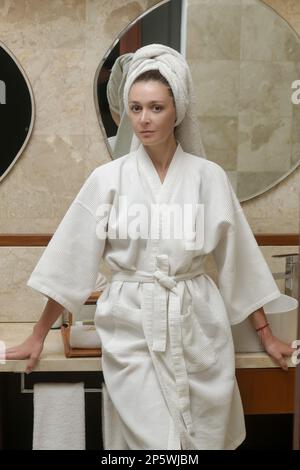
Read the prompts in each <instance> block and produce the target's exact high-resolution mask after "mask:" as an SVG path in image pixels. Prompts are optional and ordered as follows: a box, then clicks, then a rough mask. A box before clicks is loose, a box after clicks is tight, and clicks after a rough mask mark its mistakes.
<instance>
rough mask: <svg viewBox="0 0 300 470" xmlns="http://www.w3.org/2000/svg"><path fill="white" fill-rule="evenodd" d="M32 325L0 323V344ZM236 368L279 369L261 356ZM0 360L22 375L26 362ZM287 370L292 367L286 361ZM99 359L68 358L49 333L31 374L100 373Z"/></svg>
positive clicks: (239, 360) (56, 334) (244, 356)
mask: <svg viewBox="0 0 300 470" xmlns="http://www.w3.org/2000/svg"><path fill="white" fill-rule="evenodd" d="M33 326H34V323H0V341H3V342H4V343H5V345H6V347H7V348H8V347H11V346H15V345H17V344H20V343H21V342H23V341H24V339H25V338H27V336H29V335H30V333H31V332H32V328H33ZM235 360H236V368H237V369H243V368H245V369H248V368H268V367H278V366H277V365H276V364H275V363H274V362H273V361H272V359H271V358H270V357H269V356H268V355H267V354H266V353H264V352H256V353H236V355H235ZM3 362H4V361H3V360H2V361H1V359H0V372H24V371H25V369H26V363H27V360H9V361H6V362H5V363H3ZM288 365H289V367H295V366H294V365H293V363H292V362H291V358H289V359H288ZM101 370H102V368H101V358H100V357H82V358H67V357H65V353H64V346H63V341H62V336H61V332H60V329H56V330H50V331H49V333H48V335H47V337H46V340H45V344H44V349H43V351H42V354H41V356H40V360H39V362H38V364H37V366H36V367H35V369H34V372H55V371H57V372H76V371H83V372H86V371H101Z"/></svg>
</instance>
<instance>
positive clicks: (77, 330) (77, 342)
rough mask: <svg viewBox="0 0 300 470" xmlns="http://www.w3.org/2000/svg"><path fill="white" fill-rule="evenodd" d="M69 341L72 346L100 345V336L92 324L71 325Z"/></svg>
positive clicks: (89, 346)
mask: <svg viewBox="0 0 300 470" xmlns="http://www.w3.org/2000/svg"><path fill="white" fill-rule="evenodd" d="M76 323H77V322H76ZM69 341H70V346H71V347H72V348H100V347H101V341H100V337H99V334H98V333H97V331H96V328H95V326H94V325H76V324H75V325H71V328H70V340H69Z"/></svg>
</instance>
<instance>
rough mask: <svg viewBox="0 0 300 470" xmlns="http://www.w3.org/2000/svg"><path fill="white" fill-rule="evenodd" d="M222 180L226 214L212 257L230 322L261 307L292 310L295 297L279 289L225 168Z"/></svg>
mask: <svg viewBox="0 0 300 470" xmlns="http://www.w3.org/2000/svg"><path fill="white" fill-rule="evenodd" d="M223 171H224V170H223ZM223 182H225V185H224V186H223V185H222V186H223V187H224V188H225V189H224V194H223V197H222V204H223V210H222V212H223V216H224V217H223V218H222V219H221V220H220V224H219V225H220V227H222V230H220V233H221V236H220V239H219V241H218V243H217V246H216V248H215V249H214V250H213V257H214V260H215V262H216V266H217V269H218V287H219V290H220V293H221V296H222V298H223V301H224V304H225V307H226V310H227V313H228V317H229V321H230V324H231V325H234V324H237V323H240V322H242V321H243V320H245V319H246V318H247V317H248V316H249V315H250V314H251V313H253V312H254V311H255V310H258V309H259V308H260V307H264V311H265V313H280V312H283V311H289V310H293V309H294V308H295V299H293V298H291V297H289V296H286V295H284V294H281V292H280V290H279V289H278V286H277V284H276V282H275V280H274V277H273V275H272V273H271V271H270V269H269V266H268V264H267V262H266V260H265V258H264V256H263V254H262V252H261V250H260V248H259V246H258V244H257V242H256V239H255V237H254V235H253V232H252V230H251V228H250V225H249V223H248V221H247V219H246V217H245V214H244V212H243V209H242V207H241V205H240V202H239V200H238V198H237V196H236V194H235V192H234V190H233V188H232V186H231V183H230V181H229V178H228V176H227V175H226V173H225V171H224V173H223Z"/></svg>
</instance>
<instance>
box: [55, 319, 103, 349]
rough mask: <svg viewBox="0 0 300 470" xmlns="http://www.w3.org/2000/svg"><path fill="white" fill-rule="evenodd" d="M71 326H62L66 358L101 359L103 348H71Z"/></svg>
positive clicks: (65, 324)
mask: <svg viewBox="0 0 300 470" xmlns="http://www.w3.org/2000/svg"><path fill="white" fill-rule="evenodd" d="M70 326H71V325H70V324H67V323H64V324H63V325H62V326H61V329H60V330H61V334H62V339H63V343H64V349H65V356H66V357H101V356H102V350H101V348H72V347H71V346H70Z"/></svg>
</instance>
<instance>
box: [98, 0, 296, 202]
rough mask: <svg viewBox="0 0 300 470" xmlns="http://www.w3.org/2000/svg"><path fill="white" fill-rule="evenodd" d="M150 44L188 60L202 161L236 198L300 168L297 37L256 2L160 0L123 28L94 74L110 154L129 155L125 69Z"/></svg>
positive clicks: (251, 194) (248, 196) (253, 193)
mask: <svg viewBox="0 0 300 470" xmlns="http://www.w3.org/2000/svg"><path fill="white" fill-rule="evenodd" d="M151 43H161V44H165V45H168V46H170V47H173V48H174V49H176V50H178V51H179V52H181V53H182V54H183V55H184V56H185V58H186V60H187V62H188V63H189V66H190V69H191V73H192V76H193V80H194V85H195V91H196V94H197V99H198V105H199V109H198V119H199V132H200V133H201V137H202V142H203V145H204V149H205V153H206V157H207V159H209V160H212V161H215V162H216V163H218V164H219V165H221V166H222V167H223V168H224V170H225V171H226V172H227V174H228V176H229V178H230V181H231V183H232V186H233V188H234V189H235V191H236V194H237V196H238V198H239V200H240V201H245V200H248V199H251V198H253V197H255V196H257V195H259V194H262V193H263V192H265V191H266V190H268V189H270V188H272V187H273V186H274V185H276V184H277V183H279V182H280V181H282V180H283V179H284V178H285V177H286V176H287V175H289V174H290V173H291V172H292V171H293V170H295V168H296V167H297V166H298V165H299V163H300V133H299V126H300V106H299V105H297V104H294V102H293V100H292V95H293V93H295V90H294V89H293V83H294V82H295V81H296V80H297V79H299V78H300V67H299V63H300V38H299V36H298V35H297V34H296V32H295V31H294V30H293V29H292V27H291V26H290V25H289V24H288V23H287V21H286V20H285V19H284V18H282V17H281V16H280V15H278V13H277V12H275V10H273V9H272V8H271V7H269V6H267V5H266V4H265V3H264V2H263V1H260V0H210V1H209V2H208V1H207V0H171V1H163V2H160V3H158V4H157V5H155V6H154V7H152V8H151V9H150V10H148V11H146V12H145V13H144V14H143V15H142V16H140V17H139V18H137V19H136V20H135V21H134V22H133V23H132V24H130V25H129V26H128V27H127V28H126V30H124V31H122V32H121V34H120V36H119V37H118V38H117V39H116V40H115V42H114V44H113V45H112V47H111V48H110V50H109V51H108V52H107V54H106V55H105V57H104V59H103V60H102V62H101V64H100V65H99V67H98V70H97V73H96V77H95V103H96V109H97V113H98V117H99V123H100V126H101V129H102V132H103V135H104V136H105V139H106V142H107V146H108V149H109V152H110V154H111V156H112V158H118V157H119V156H121V155H125V154H126V153H128V152H129V150H130V143H131V139H132V135H133V134H132V129H131V128H130V127H129V126H128V124H127V127H126V126H120V125H119V124H120V120H121V119H122V103H121V102H120V101H121V96H122V94H121V93H120V91H121V90H122V78H123V79H124V76H126V64H128V62H129V61H130V57H131V54H132V53H134V51H135V50H137V49H138V48H140V47H142V46H145V45H147V44H151ZM117 59H118V61H117V62H116V60H117ZM108 84H109V87H108ZM120 128H122V135H121V133H120V132H118V130H119V129H120Z"/></svg>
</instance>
